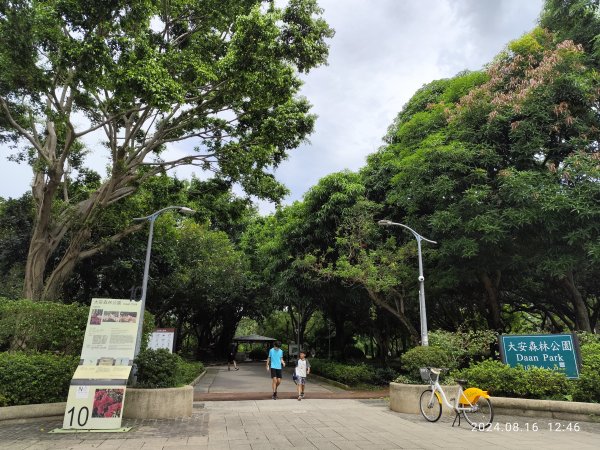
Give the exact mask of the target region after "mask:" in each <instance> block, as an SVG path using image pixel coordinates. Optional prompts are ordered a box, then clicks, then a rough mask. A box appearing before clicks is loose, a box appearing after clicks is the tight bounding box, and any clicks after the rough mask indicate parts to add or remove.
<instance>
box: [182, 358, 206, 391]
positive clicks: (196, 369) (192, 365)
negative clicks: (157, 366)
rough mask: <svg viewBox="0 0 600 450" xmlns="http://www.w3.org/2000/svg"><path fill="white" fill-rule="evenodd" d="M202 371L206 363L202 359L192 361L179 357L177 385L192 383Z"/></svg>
mask: <svg viewBox="0 0 600 450" xmlns="http://www.w3.org/2000/svg"><path fill="white" fill-rule="evenodd" d="M202 372H204V364H202V363H201V362H200V361H193V362H190V361H186V360H185V359H183V358H179V361H178V362H177V386H183V385H186V384H190V383H191V382H192V381H194V380H195V379H196V378H197V377H198V375H200V374H201V373H202Z"/></svg>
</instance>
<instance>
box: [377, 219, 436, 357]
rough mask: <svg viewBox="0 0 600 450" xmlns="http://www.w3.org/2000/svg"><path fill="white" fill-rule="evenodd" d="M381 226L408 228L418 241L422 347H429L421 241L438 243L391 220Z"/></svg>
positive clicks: (385, 221)
mask: <svg viewBox="0 0 600 450" xmlns="http://www.w3.org/2000/svg"><path fill="white" fill-rule="evenodd" d="M377 223H378V224H379V225H381V226H384V227H385V226H396V227H402V228H406V229H407V230H408V231H410V232H411V233H412V234H413V236H414V237H415V239H416V240H417V249H418V251H419V316H420V318H421V345H423V346H425V347H427V346H428V345H429V337H428V335H427V312H426V310H425V277H424V276H423V257H422V256H421V241H426V242H431V243H432V244H437V242H436V241H432V240H430V239H426V238H424V237H423V236H421V235H420V234H419V233H417V232H416V231H415V230H413V229H412V228H410V227H408V226H406V225H404V224H403V223H396V222H392V221H391V220H380V221H379V222H377Z"/></svg>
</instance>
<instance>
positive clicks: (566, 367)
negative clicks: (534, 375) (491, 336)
mask: <svg viewBox="0 0 600 450" xmlns="http://www.w3.org/2000/svg"><path fill="white" fill-rule="evenodd" d="M576 339H577V338H576V337H574V336H573V335H571V334H534V335H502V336H500V354H501V356H502V361H503V362H504V363H505V364H508V365H509V366H512V367H515V366H517V365H519V364H520V365H522V366H523V367H524V368H525V369H530V368H532V367H541V368H544V369H551V370H556V371H558V372H563V373H564V374H565V375H566V376H567V377H568V378H579V354H578V345H577V340H576Z"/></svg>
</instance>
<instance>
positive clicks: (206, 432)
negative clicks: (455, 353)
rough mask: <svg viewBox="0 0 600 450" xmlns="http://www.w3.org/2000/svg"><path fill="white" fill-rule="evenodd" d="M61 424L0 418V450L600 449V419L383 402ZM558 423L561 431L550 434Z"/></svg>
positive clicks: (269, 404) (269, 405) (211, 410)
mask: <svg viewBox="0 0 600 450" xmlns="http://www.w3.org/2000/svg"><path fill="white" fill-rule="evenodd" d="M61 422H62V421H61V418H54V419H43V420H27V421H22V422H20V423H18V422H6V421H5V422H0V448H2V449H15V450H17V449H18V450H22V449H31V450H33V449H47V448H60V449H70V448H74V449H83V448H88V449H91V448H100V449H102V448H113V449H116V448H120V449H139V448H141V449H144V450H151V449H176V448H181V449H248V450H262V449H288V448H294V449H315V448H316V449H338V450H346V449H369V450H376V449H399V448H414V449H441V448H469V447H471V448H507V449H517V448H518V449H523V448H536V449H572V448H576V449H588V448H589V449H592V448H593V449H596V448H598V444H599V443H600V424H595V423H583V422H581V423H579V424H578V425H577V426H578V427H580V428H578V429H579V431H574V429H573V427H572V428H571V431H567V430H568V425H569V422H568V421H550V420H548V419H535V418H514V417H511V418H509V417H498V418H496V420H495V423H497V424H498V427H497V428H495V429H492V430H490V431H488V432H478V431H472V430H471V428H470V427H469V426H468V425H466V424H465V423H464V422H463V425H462V426H461V427H460V428H459V427H454V428H452V426H451V424H452V423H451V420H450V419H446V418H442V420H440V421H439V422H437V423H428V422H425V421H424V420H423V418H421V417H420V416H416V415H409V414H399V413H395V412H392V411H390V410H389V408H388V404H387V402H386V401H384V400H321V399H310V398H306V399H305V400H303V401H301V402H299V401H297V400H278V401H273V400H261V401H239V402H235V401H230V402H204V403H197V404H195V409H194V414H193V416H192V417H191V418H189V419H183V420H182V419H179V420H139V421H125V423H124V425H126V426H133V427H134V428H133V429H132V430H131V431H130V432H129V433H122V434H109V433H79V434H66V435H65V434H61V435H54V434H48V431H49V430H50V429H52V428H55V427H59V426H60V425H61ZM534 423H535V424H536V426H535V427H534V426H533V424H534ZM549 423H552V427H549V425H548V424H549ZM558 423H560V424H561V428H560V429H561V430H562V431H551V430H556V429H557V426H556V425H557V424H558ZM509 424H510V426H509ZM515 424H518V429H519V431H516V427H515ZM571 425H574V424H571ZM533 429H536V430H537V431H533ZM527 430H529V431H527Z"/></svg>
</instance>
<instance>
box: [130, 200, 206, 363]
mask: <svg viewBox="0 0 600 450" xmlns="http://www.w3.org/2000/svg"><path fill="white" fill-rule="evenodd" d="M171 209H176V210H177V211H179V212H180V213H183V214H193V213H194V212H195V211H194V210H193V209H190V208H187V207H185V206H167V207H166V208H163V209H161V210H158V211H156V212H154V213H152V214H150V215H149V216H146V217H136V218H135V219H133V220H135V221H142V220H147V221H149V222H150V232H149V234H148V246H147V247H146V263H145V264H144V280H143V281H142V298H141V299H140V301H141V302H142V310H141V312H140V322H139V326H138V333H137V341H136V343H135V356H136V357H137V355H138V354H139V353H140V346H141V345H142V328H143V326H144V311H145V309H146V293H147V291H148V272H149V271H150V253H151V250H152V236H153V234H154V222H155V221H156V218H157V217H158V216H160V215H161V214H162V213H164V212H165V211H169V210H171Z"/></svg>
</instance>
